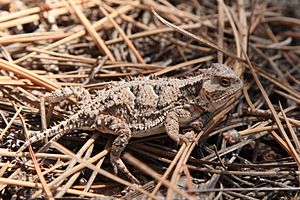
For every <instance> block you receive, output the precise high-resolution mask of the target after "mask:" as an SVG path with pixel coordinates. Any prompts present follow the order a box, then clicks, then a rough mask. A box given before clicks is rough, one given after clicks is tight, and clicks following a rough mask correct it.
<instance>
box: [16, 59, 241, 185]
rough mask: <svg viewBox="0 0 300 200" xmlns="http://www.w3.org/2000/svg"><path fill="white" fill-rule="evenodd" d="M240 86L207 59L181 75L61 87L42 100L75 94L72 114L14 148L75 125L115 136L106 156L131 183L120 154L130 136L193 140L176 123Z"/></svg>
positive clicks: (234, 77) (212, 107)
mask: <svg viewBox="0 0 300 200" xmlns="http://www.w3.org/2000/svg"><path fill="white" fill-rule="evenodd" d="M241 87H242V81H241V79H240V78H239V77H238V76H237V75H236V74H235V73H234V72H233V71H232V70H231V69H230V68H229V67H228V66H226V65H224V64H212V66H211V67H210V68H208V69H201V70H200V73H199V75H197V76H193V77H189V78H186V79H176V78H155V79H149V78H137V79H133V80H130V81H120V82H119V83H117V84H112V85H111V86H110V87H108V88H107V89H103V90H99V91H98V92H97V93H96V94H97V95H94V96H92V95H90V94H89V93H88V91H86V90H85V89H83V88H78V87H77V88H62V89H60V90H57V91H54V92H52V93H48V94H46V95H45V100H46V101H50V102H52V103H53V102H59V101H61V100H62V99H65V98H68V97H69V96H70V95H75V96H76V97H77V98H78V99H79V100H81V102H80V104H79V105H80V107H78V109H76V110H77V113H75V114H74V115H72V116H70V117H69V118H68V119H67V120H64V121H62V122H60V123H59V124H57V125H55V126H53V127H51V128H49V129H47V130H45V131H43V132H41V133H38V134H36V135H33V136H31V138H30V139H29V140H28V141H27V142H26V143H25V144H24V145H23V146H22V147H21V148H20V149H19V152H22V151H23V150H25V149H26V148H27V147H28V145H29V144H32V143H34V142H36V141H39V140H42V139H44V138H46V137H53V136H54V137H55V139H58V138H59V137H60V136H62V135H64V134H66V133H70V132H72V131H73V130H75V129H85V130H86V129H91V130H98V131H100V132H102V133H108V134H114V135H117V138H116V139H115V140H114V142H113V144H112V148H111V154H110V159H111V163H112V165H113V167H114V171H115V172H116V173H117V170H121V171H122V172H123V173H125V174H126V175H127V176H128V177H129V178H130V179H131V180H132V181H133V182H135V183H138V180H137V179H136V178H135V177H134V176H133V175H132V174H131V173H130V172H129V171H128V170H127V168H126V166H125V165H124V163H123V162H122V160H121V159H120V155H121V153H122V151H123V149H124V148H125V147H126V145H127V144H128V141H129V139H130V138H131V137H146V136H149V135H154V134H160V133H163V132H166V133H167V134H168V135H169V136H170V137H171V138H172V139H173V140H174V141H175V142H177V143H182V142H188V141H191V140H193V138H191V136H190V135H188V136H186V135H181V134H179V128H180V127H187V126H189V125H190V123H192V122H195V121H197V120H201V116H202V115H203V114H206V113H212V112H214V111H215V110H216V109H218V108H220V107H222V106H223V105H224V104H225V103H226V102H227V101H228V100H229V99H230V98H231V97H232V96H234V95H235V94H236V93H237V92H238V91H239V90H240V89H241Z"/></svg>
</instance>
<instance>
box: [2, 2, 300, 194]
mask: <svg viewBox="0 0 300 200" xmlns="http://www.w3.org/2000/svg"><path fill="white" fill-rule="evenodd" d="M299 6H300V2H299V1H297V0H294V1H293V0H292V1H279V0H269V1H260V0H257V1H244V0H237V1H223V0H218V1H201V0H199V1H197V0H192V1H183V0H177V1H165V0H134V1H119V0H103V1H100V0H61V1H60V0H43V1H32V0H14V1H13V0H5V1H0V73H1V74H0V131H1V132H0V145H1V148H0V154H1V157H0V167H1V169H0V175H1V177H0V196H1V199H13V198H14V199H31V198H32V199H34V198H39V199H44V198H46V199H54V198H63V197H79V198H81V199H84V198H98V199H102V198H113V197H117V198H124V199H132V198H137V199H140V198H145V199H146V198H148V197H150V198H152V199H164V198H166V199H184V198H185V199H195V198H196V199H202V198H204V197H205V198H208V199H215V198H222V199H233V198H234V199H298V198H299V191H300V187H299V186H300V171H299V168H300V156H299V153H300V142H299V135H300V132H299V130H300V117H299V116H300V109H299V108H300V107H299V104H300V62H299V59H300V57H299V56H300V40H299V39H300V16H299V11H298V10H299ZM156 13H157V15H159V16H161V17H162V18H164V19H165V20H167V21H168V22H170V23H171V25H168V24H167V23H166V22H164V23H162V22H161V21H162V20H161V19H159V16H157V15H156ZM155 15H156V16H155ZM173 25H175V26H176V27H177V28H176V27H175V28H174V27H169V26H173ZM212 62H220V63H225V64H227V65H229V66H231V67H232V68H233V69H234V70H235V71H236V73H237V74H238V75H239V76H240V77H241V78H242V79H243V80H244V86H243V90H242V95H241V97H240V98H239V99H237V100H235V101H232V103H231V104H230V106H228V107H226V108H224V109H222V110H221V111H220V112H219V113H216V114H215V116H213V118H212V120H211V121H209V122H208V123H207V124H206V126H205V128H204V129H203V130H202V131H201V132H200V133H199V134H198V139H199V142H198V144H196V143H191V144H190V145H186V144H183V145H182V146H178V145H176V144H175V143H174V142H173V141H172V140H171V139H169V138H168V137H166V135H159V136H154V137H149V138H142V139H133V140H131V143H130V145H128V147H127V148H126V150H125V152H126V153H124V157H123V158H124V159H125V158H126V161H127V163H126V164H127V166H129V168H130V170H131V172H133V173H134V175H135V176H136V177H137V178H139V180H141V182H142V183H143V185H142V186H135V185H132V184H131V183H130V182H129V181H128V180H126V178H124V177H123V176H122V174H119V175H118V176H115V175H113V174H112V167H111V165H110V162H109V159H108V158H107V157H108V156H107V154H108V153H109V151H110V144H111V141H112V139H113V138H112V136H110V135H105V134H101V133H98V132H96V131H95V132H88V131H74V133H72V134H68V135H65V136H64V137H62V138H61V139H60V140H58V141H57V142H53V143H51V144H52V145H51V148H49V149H46V151H41V150H40V148H41V147H42V146H43V144H45V143H47V141H43V142H41V143H37V144H34V145H33V149H30V151H29V152H25V153H22V154H20V153H19V154H18V153H16V152H17V150H18V148H20V146H21V145H22V144H23V143H24V141H25V140H26V139H25V138H26V132H28V130H41V129H43V128H46V127H47V126H48V127H49V126H52V125H54V124H56V123H58V122H59V121H61V120H63V119H64V118H66V117H67V116H68V114H69V111H70V109H71V108H72V106H74V104H75V103H76V100H75V99H74V98H70V99H68V100H66V101H63V102H61V103H60V104H59V105H56V106H54V105H50V104H47V106H46V116H45V115H43V114H41V113H42V112H40V110H41V109H42V108H41V107H40V100H41V97H42V96H43V94H44V93H45V92H47V91H48V92H49V91H53V90H55V89H57V88H60V87H64V86H75V85H76V86H82V87H85V88H87V89H88V90H90V91H91V92H93V91H95V90H97V89H102V88H105V87H106V85H107V83H108V82H113V81H119V80H121V79H124V78H127V77H134V76H152V75H155V76H176V77H184V76H189V75H193V74H195V73H197V69H199V68H203V67H205V66H206V65H209V63H212ZM182 131H183V132H184V131H187V130H182ZM128 186H130V188H128Z"/></svg>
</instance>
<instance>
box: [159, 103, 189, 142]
mask: <svg viewBox="0 0 300 200" xmlns="http://www.w3.org/2000/svg"><path fill="white" fill-rule="evenodd" d="M191 116H192V115H191V113H190V111H188V110H185V109H182V108H179V109H176V110H174V111H170V112H169V113H168V114H167V116H166V120H165V123H164V126H165V130H166V132H167V134H168V135H169V137H170V138H172V139H173V140H174V141H175V142H176V143H177V144H182V143H183V142H185V143H189V142H191V141H194V140H195V139H194V137H193V136H191V135H190V134H187V135H182V134H180V133H179V128H180V125H179V124H180V123H186V122H185V121H189V119H190V118H191Z"/></svg>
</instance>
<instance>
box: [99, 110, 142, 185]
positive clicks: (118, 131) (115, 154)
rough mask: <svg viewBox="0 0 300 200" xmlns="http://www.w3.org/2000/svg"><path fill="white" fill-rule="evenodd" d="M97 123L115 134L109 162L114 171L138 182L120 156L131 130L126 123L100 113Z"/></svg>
mask: <svg viewBox="0 0 300 200" xmlns="http://www.w3.org/2000/svg"><path fill="white" fill-rule="evenodd" d="M97 125H98V126H104V129H106V130H110V131H112V132H113V133H114V134H115V135H117V138H116V139H115V140H114V141H113V143H112V147H111V152H110V162H111V164H112V166H113V169H114V173H115V174H117V173H118V170H119V171H121V172H122V173H124V174H125V175H126V176H127V177H128V178H129V179H130V180H131V181H132V182H133V183H136V184H140V182H139V181H138V180H137V178H135V177H134V176H133V175H132V174H131V173H130V172H129V170H128V169H127V167H126V166H125V164H124V163H123V161H122V159H121V158H120V157H121V154H122V152H123V150H124V148H125V147H126V146H127V144H128V142H129V140H130V138H131V130H130V128H129V126H128V124H127V123H125V122H123V121H122V120H120V119H119V118H116V117H113V116H109V115H100V116H99V118H98V121H97Z"/></svg>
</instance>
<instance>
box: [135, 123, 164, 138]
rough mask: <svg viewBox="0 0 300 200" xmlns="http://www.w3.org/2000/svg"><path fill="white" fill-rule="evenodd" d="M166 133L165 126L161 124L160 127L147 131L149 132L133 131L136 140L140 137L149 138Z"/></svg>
mask: <svg viewBox="0 0 300 200" xmlns="http://www.w3.org/2000/svg"><path fill="white" fill-rule="evenodd" d="M164 132H165V128H164V125H163V124H161V125H159V126H156V127H153V128H150V129H147V130H133V131H132V137H135V138H140V137H147V136H151V135H157V134H160V133H164Z"/></svg>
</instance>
